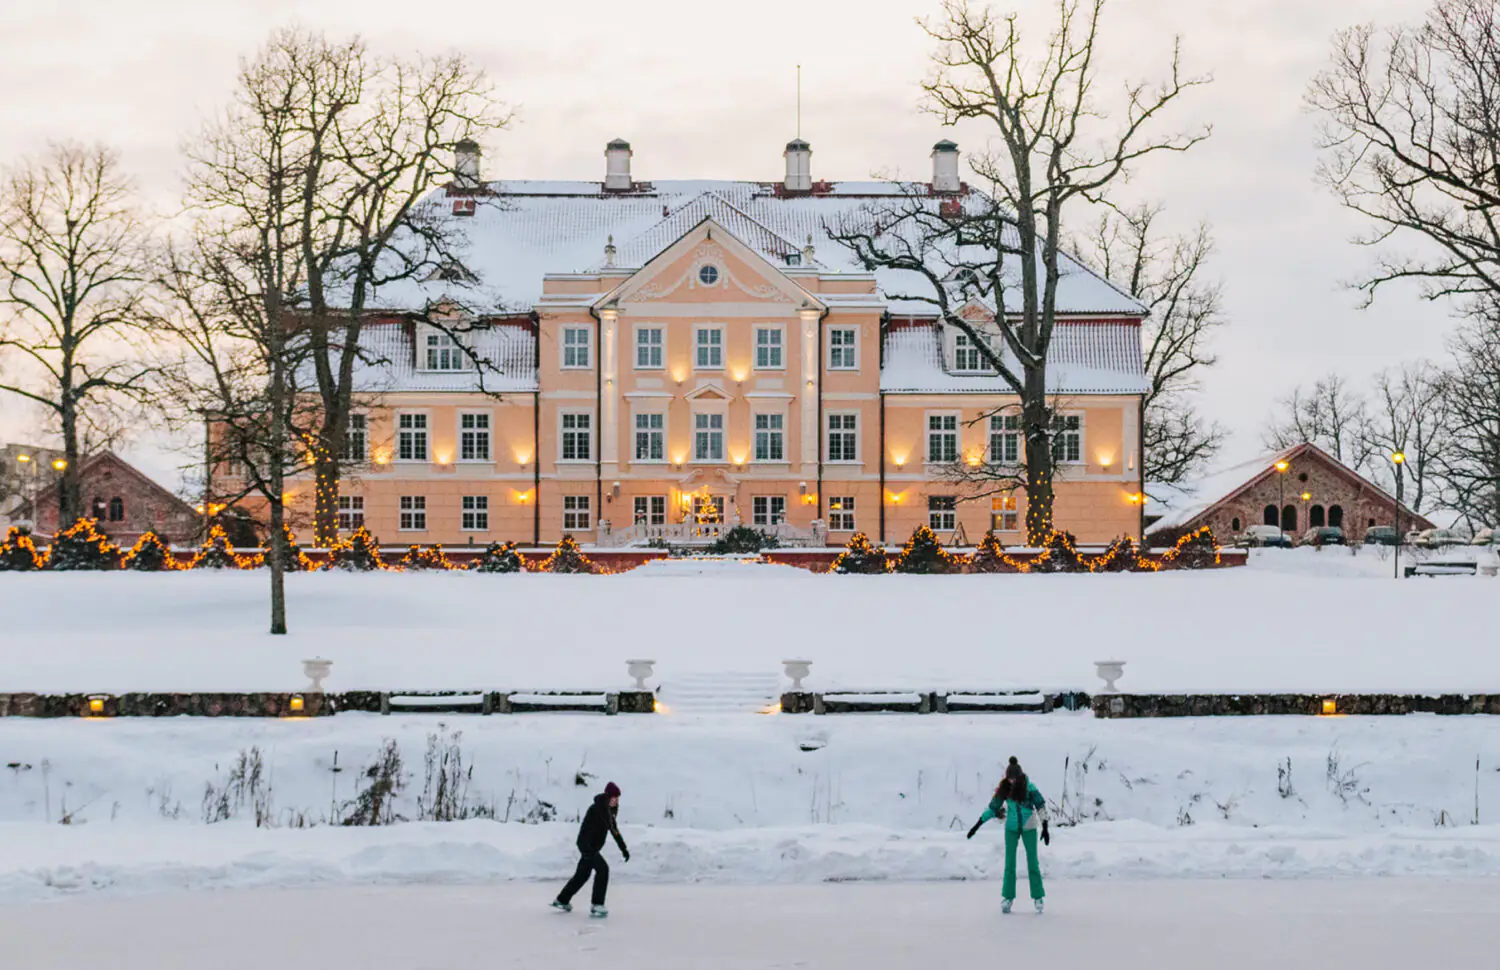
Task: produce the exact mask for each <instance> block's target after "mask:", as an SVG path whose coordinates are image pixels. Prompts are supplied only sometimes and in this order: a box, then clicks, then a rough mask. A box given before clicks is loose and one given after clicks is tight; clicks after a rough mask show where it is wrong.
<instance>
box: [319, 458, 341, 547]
mask: <svg viewBox="0 0 1500 970" xmlns="http://www.w3.org/2000/svg"><path fill="white" fill-rule="evenodd" d="M313 473H314V475H315V483H316V487H315V488H314V496H315V504H314V508H313V541H314V542H316V543H317V544H318V545H319V546H321V547H322V548H324V549H331V548H333V547H334V545H336V544H337V543H338V541H339V455H338V452H336V451H334V450H333V449H332V448H330V447H328V445H327V444H326V443H324V444H322V445H321V446H320V448H319V450H318V452H317V460H316V461H315V462H314V464H313Z"/></svg>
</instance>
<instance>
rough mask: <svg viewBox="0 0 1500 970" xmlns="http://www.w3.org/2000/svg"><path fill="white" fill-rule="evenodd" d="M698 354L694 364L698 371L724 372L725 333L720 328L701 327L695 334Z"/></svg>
mask: <svg viewBox="0 0 1500 970" xmlns="http://www.w3.org/2000/svg"><path fill="white" fill-rule="evenodd" d="M693 334H694V336H693V339H694V340H695V341H696V347H697V354H696V355H695V356H694V358H693V360H694V364H693V366H694V367H696V368H697V369H698V370H722V369H723V367H724V331H723V329H722V328H720V327H699V328H698V329H697V330H695V331H694V332H693Z"/></svg>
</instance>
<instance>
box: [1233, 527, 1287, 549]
mask: <svg viewBox="0 0 1500 970" xmlns="http://www.w3.org/2000/svg"><path fill="white" fill-rule="evenodd" d="M1240 535H1241V538H1242V540H1243V542H1244V544H1245V545H1247V546H1276V547H1279V548H1283V549H1290V548H1291V546H1292V537H1291V536H1289V535H1286V534H1285V533H1283V532H1282V531H1281V530H1280V529H1278V528H1277V527H1276V526H1274V525H1252V526H1250V528H1248V529H1246V530H1245V531H1244V532H1243V533H1241V534H1240Z"/></svg>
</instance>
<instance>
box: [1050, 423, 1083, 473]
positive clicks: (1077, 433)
mask: <svg viewBox="0 0 1500 970" xmlns="http://www.w3.org/2000/svg"><path fill="white" fill-rule="evenodd" d="M1052 460H1053V461H1056V462H1063V463H1067V464H1076V463H1078V462H1080V461H1082V460H1083V418H1082V417H1080V416H1079V415H1076V414H1058V415H1054V416H1053V418H1052Z"/></svg>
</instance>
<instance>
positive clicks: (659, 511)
mask: <svg viewBox="0 0 1500 970" xmlns="http://www.w3.org/2000/svg"><path fill="white" fill-rule="evenodd" d="M635 524H636V525H666V524H667V497H666V496H665V495H637V496H636V497H635Z"/></svg>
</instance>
